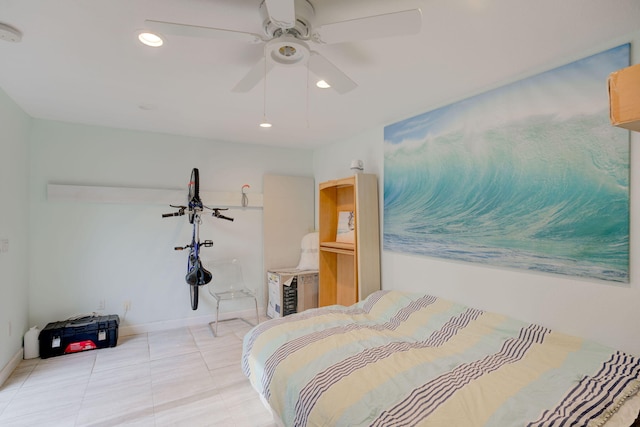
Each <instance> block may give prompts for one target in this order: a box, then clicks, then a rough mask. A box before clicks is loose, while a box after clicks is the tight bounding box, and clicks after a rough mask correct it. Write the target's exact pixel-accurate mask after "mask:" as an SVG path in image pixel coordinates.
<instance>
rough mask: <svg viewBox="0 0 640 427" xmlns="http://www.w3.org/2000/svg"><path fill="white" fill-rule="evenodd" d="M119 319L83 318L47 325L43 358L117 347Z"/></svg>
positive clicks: (42, 339)
mask: <svg viewBox="0 0 640 427" xmlns="http://www.w3.org/2000/svg"><path fill="white" fill-rule="evenodd" d="M119 325H120V317H118V315H117V314H111V315H108V316H93V315H92V316H84V317H80V318H76V319H70V320H63V321H60V322H52V323H48V324H47V326H45V328H44V329H43V330H42V331H40V335H39V340H40V357H41V358H42V359H46V358H48V357H52V356H60V355H62V354H67V353H76V352H79V351H85V350H93V349H96V348H106V347H115V346H116V344H117V342H118V326H119Z"/></svg>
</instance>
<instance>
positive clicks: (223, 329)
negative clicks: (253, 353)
mask: <svg viewBox="0 0 640 427" xmlns="http://www.w3.org/2000/svg"><path fill="white" fill-rule="evenodd" d="M249 329H250V327H249V325H247V324H246V323H244V322H242V321H240V320H233V321H229V322H223V323H221V324H220V325H219V327H218V332H219V334H218V335H219V336H218V337H214V336H213V334H212V333H211V330H210V329H209V326H208V325H202V326H194V327H190V328H186V327H185V328H179V329H172V330H168V331H161V332H150V333H148V334H141V335H133V336H126V337H120V339H119V341H118V345H117V346H116V347H112V348H104V349H100V350H92V351H87V352H83V353H76V354H69V355H64V356H58V357H51V358H48V359H31V360H23V361H22V362H21V363H20V365H19V366H18V367H17V368H16V370H15V371H14V372H13V373H12V375H11V376H10V377H9V379H8V380H7V381H6V382H5V384H4V385H2V386H1V387H0V425H1V426H96V427H97V426H125V425H126V426H189V427H191V426H224V427H226V426H229V427H233V426H235V427H244V426H247V427H275V426H276V425H277V424H276V423H275V422H274V421H273V418H272V416H271V414H270V413H269V411H268V410H267V409H266V408H265V407H264V406H263V405H262V403H261V402H260V398H259V397H258V394H257V393H256V392H255V391H254V390H253V388H252V387H251V385H250V384H249V381H248V380H247V378H246V377H245V376H244V375H243V374H242V372H241V370H240V357H241V353H242V338H243V337H244V334H245V333H247V332H248V331H249Z"/></svg>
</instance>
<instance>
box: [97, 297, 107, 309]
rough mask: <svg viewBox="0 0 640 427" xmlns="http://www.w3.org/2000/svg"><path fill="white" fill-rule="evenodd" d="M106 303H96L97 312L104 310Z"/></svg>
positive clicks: (102, 301) (103, 301) (101, 301)
mask: <svg viewBox="0 0 640 427" xmlns="http://www.w3.org/2000/svg"><path fill="white" fill-rule="evenodd" d="M106 305H107V304H106V301H105V300H104V298H103V299H101V300H100V302H98V310H104V309H105V308H106Z"/></svg>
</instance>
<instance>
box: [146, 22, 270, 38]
mask: <svg viewBox="0 0 640 427" xmlns="http://www.w3.org/2000/svg"><path fill="white" fill-rule="evenodd" d="M144 22H145V25H146V27H147V28H148V29H149V30H152V31H158V32H159V33H160V34H163V35H173V36H185V37H203V38H210V39H219V40H220V39H221V40H237V41H242V42H247V43H259V42H261V41H262V37H260V36H259V35H258V34H253V33H245V32H242V31H232V30H223V29H221V28H211V27H200V26H198V25H188V24H178V23H175V22H163V21H153V20H150V19H147V20H146V21H144Z"/></svg>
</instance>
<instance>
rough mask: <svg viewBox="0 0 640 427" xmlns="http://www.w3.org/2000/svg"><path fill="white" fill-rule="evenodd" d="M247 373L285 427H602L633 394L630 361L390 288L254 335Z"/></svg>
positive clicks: (635, 364) (246, 352)
mask: <svg viewBox="0 0 640 427" xmlns="http://www.w3.org/2000/svg"><path fill="white" fill-rule="evenodd" d="M242 369H243V372H244V373H245V374H246V375H247V377H248V378H249V380H250V382H251V384H252V386H253V387H254V388H255V389H256V390H257V391H258V393H260V395H261V397H262V399H263V400H264V401H265V402H267V404H268V405H269V407H270V408H271V409H272V411H273V412H274V414H275V416H276V418H277V419H279V421H280V422H281V423H282V424H283V425H286V426H385V427H387V426H447V427H451V426H465V427H466V426H496V427H508V426H531V427H537V426H602V425H604V424H605V423H606V422H607V421H608V420H609V419H610V418H611V417H612V416H614V415H615V416H616V417H619V416H620V413H622V411H620V408H622V407H623V406H624V405H625V404H627V402H628V401H629V400H631V399H634V401H636V402H637V398H635V397H634V396H636V395H637V393H638V390H639V389H640V360H639V359H638V358H637V357H635V356H633V355H630V354H626V353H624V352H621V351H617V350H615V349H611V348H608V347H606V346H603V345H600V344H597V343H595V342H592V341H590V340H586V339H583V338H579V337H574V336H570V335H566V334H563V333H560V332H556V331H553V330H551V329H548V328H545V327H543V326H540V325H536V324H527V323H524V322H521V321H518V320H515V319H512V318H509V317H507V316H504V315H500V314H496V313H491V312H487V311H483V310H479V309H475V308H472V307H467V306H463V305H460V304H457V303H455V302H452V301H448V300H445V299H442V298H437V297H434V296H430V295H420V294H413V293H403V292H397V291H380V292H376V293H374V294H372V295H371V296H369V297H368V298H367V299H366V300H364V301H362V302H360V303H357V304H355V305H353V306H350V307H343V306H330V307H324V308H320V309H313V310H307V311H305V312H303V313H298V314H295V315H291V316H287V317H284V318H280V319H273V320H269V321H267V322H264V323H262V324H260V325H258V326H256V327H255V328H253V329H252V330H251V331H250V332H249V333H248V334H247V335H246V336H245V338H244V342H243V356H242ZM626 409H628V408H626ZM636 410H637V403H636V407H635V408H634V409H632V410H631V411H629V410H627V411H626V412H627V413H630V414H631V416H633V414H636V416H637V411H636ZM617 413H618V414H617ZM627 417H628V416H627ZM622 422H623V423H625V422H627V421H622ZM622 425H624V424H622ZM626 425H630V423H629V424H626ZM607 427H609V425H607Z"/></svg>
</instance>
